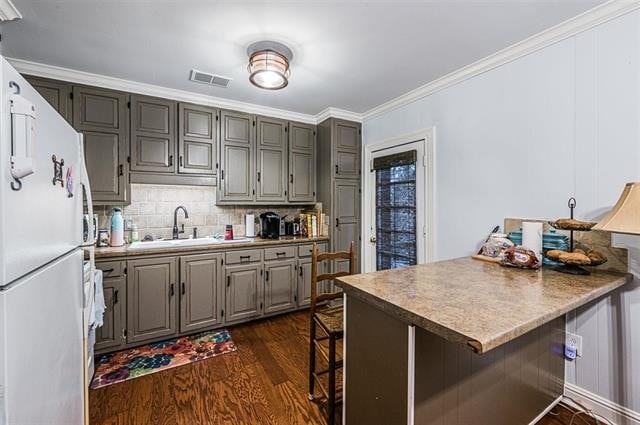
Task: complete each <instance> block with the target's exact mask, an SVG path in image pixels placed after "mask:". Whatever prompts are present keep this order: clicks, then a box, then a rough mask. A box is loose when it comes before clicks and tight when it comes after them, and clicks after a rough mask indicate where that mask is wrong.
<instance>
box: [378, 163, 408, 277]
mask: <svg viewBox="0 0 640 425" xmlns="http://www.w3.org/2000/svg"><path fill="white" fill-rule="evenodd" d="M409 152H411V153H412V154H411V155H405V154H406V153H409ZM378 160H380V161H378ZM374 169H375V173H376V202H375V215H376V216H375V224H376V233H375V234H376V239H375V241H376V269H377V270H387V269H396V268H401V267H407V266H412V265H415V264H417V263H418V254H417V248H418V247H417V217H416V155H415V151H407V152H404V153H402V154H396V155H393V154H392V155H388V156H385V157H379V158H376V159H375V160H374Z"/></svg>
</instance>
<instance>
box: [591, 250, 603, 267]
mask: <svg viewBox="0 0 640 425" xmlns="http://www.w3.org/2000/svg"><path fill="white" fill-rule="evenodd" d="M587 257H589V260H591V265H592V266H599V265H600V264H604V263H606V262H607V257H605V256H604V255H602V253H600V252H598V251H596V250H594V249H590V250H589V252H587Z"/></svg>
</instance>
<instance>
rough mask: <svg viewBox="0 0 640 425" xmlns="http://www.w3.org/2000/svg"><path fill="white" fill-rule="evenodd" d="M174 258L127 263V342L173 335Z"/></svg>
mask: <svg viewBox="0 0 640 425" xmlns="http://www.w3.org/2000/svg"><path fill="white" fill-rule="evenodd" d="M176 263H177V262H176V258H157V259H144V260H132V261H128V262H127V270H128V274H127V329H128V333H127V342H130V343H131V342H139V341H145V340H148V339H153V338H157V337H162V336H172V335H174V334H175V333H176V330H177V326H176V316H177V312H176V297H177V293H176V292H177V288H176Z"/></svg>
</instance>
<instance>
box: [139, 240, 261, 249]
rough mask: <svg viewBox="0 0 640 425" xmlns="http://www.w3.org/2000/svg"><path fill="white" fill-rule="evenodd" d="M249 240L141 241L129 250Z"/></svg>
mask: <svg viewBox="0 0 640 425" xmlns="http://www.w3.org/2000/svg"><path fill="white" fill-rule="evenodd" d="M252 241H253V239H251V238H237V239H232V240H228V241H227V240H224V239H216V238H209V237H207V238H196V239H159V240H156V241H143V242H134V243H132V244H131V245H129V248H128V249H129V250H131V251H138V250H146V249H161V248H178V247H183V246H184V247H188V246H200V245H217V244H224V243H239V242H252Z"/></svg>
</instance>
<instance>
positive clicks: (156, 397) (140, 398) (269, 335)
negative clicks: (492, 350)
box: [89, 312, 595, 425]
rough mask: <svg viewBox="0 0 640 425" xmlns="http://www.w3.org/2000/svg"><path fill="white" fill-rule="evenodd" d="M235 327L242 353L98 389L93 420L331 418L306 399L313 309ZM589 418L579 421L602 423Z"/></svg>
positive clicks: (197, 423)
mask: <svg viewBox="0 0 640 425" xmlns="http://www.w3.org/2000/svg"><path fill="white" fill-rule="evenodd" d="M229 330H230V332H231V336H232V338H233V340H234V341H235V343H236V345H237V347H238V351H236V352H235V353H229V354H224V355H221V356H218V357H215V358H212V359H208V360H203V361H199V362H195V363H191V364H189V365H186V366H181V367H177V368H173V369H169V370H167V371H164V372H158V373H154V374H151V375H147V376H143V377H140V378H136V379H132V380H129V381H125V382H123V383H119V384H115V385H111V386H108V387H103V388H99V389H97V390H91V391H90V392H89V409H90V415H91V425H103V424H104V425H107V424H109V425H116V424H117V425H138V424H145V425H149V424H152V425H165V424H166V425H218V424H220V425H222V424H224V425H233V424H243V425H247V424H283V425H284V424H287V425H295V424H324V423H325V421H324V416H323V415H322V412H321V411H320V408H319V407H318V406H317V405H316V404H315V403H312V402H310V401H309V400H308V399H307V363H308V344H309V342H308V334H309V330H308V316H307V313H306V312H298V313H293V314H288V315H284V316H280V317H276V318H272V319H266V320H261V321H257V322H253V323H250V324H246V325H239V326H235V327H229ZM554 412H556V413H559V414H560V415H559V416H552V415H547V417H546V418H545V419H543V420H542V421H541V422H540V423H539V424H538V425H567V424H569V421H570V419H571V414H570V413H569V412H567V411H566V409H563V408H560V407H557V408H556V409H554ZM582 418H584V416H581V417H580V418H576V420H574V425H585V424H592V423H595V422H594V421H592V422H584V421H582V420H581V419H582ZM337 423H340V422H339V421H338V422H337Z"/></svg>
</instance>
